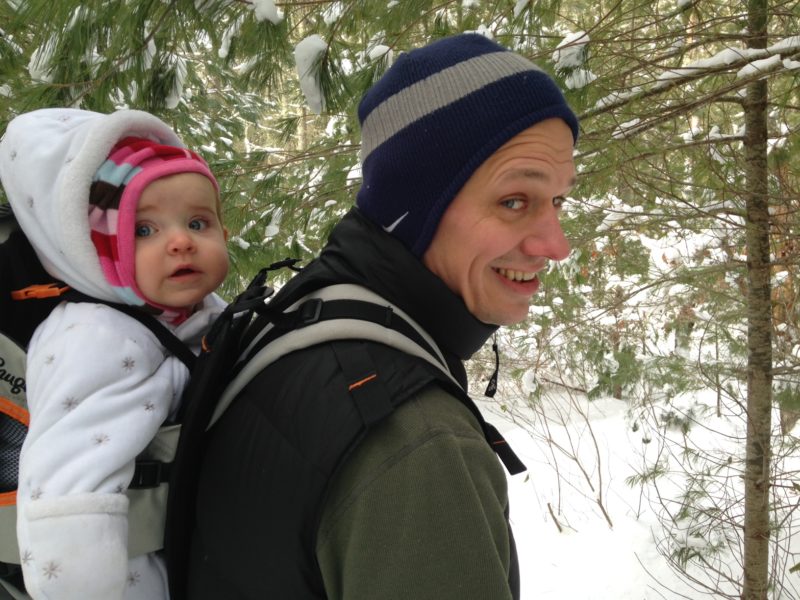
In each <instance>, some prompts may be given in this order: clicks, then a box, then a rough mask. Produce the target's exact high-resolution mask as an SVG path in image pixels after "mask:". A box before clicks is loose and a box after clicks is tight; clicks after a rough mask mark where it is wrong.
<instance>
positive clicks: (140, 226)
mask: <svg viewBox="0 0 800 600" xmlns="http://www.w3.org/2000/svg"><path fill="white" fill-rule="evenodd" d="M155 232H156V230H155V227H153V226H152V225H148V224H147V223H137V224H136V228H135V229H134V235H136V237H149V236H151V235H153V234H154V233H155Z"/></svg>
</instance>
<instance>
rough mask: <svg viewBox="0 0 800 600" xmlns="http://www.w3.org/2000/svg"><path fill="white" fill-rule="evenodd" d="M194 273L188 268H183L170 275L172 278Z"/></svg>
mask: <svg viewBox="0 0 800 600" xmlns="http://www.w3.org/2000/svg"><path fill="white" fill-rule="evenodd" d="M195 272H196V271H195V270H194V269H190V268H189V267H185V268H182V269H178V270H177V271H175V272H174V273H173V274H172V277H180V276H181V275H191V274H192V273H195Z"/></svg>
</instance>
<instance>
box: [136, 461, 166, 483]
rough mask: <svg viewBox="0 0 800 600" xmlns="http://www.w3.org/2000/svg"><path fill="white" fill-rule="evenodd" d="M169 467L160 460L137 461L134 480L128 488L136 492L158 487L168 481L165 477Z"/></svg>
mask: <svg viewBox="0 0 800 600" xmlns="http://www.w3.org/2000/svg"><path fill="white" fill-rule="evenodd" d="M167 466H168V465H166V464H164V463H162V462H161V461H158V460H137V461H136V468H135V469H134V471H133V478H132V479H131V482H130V484H129V485H128V487H129V488H130V489H134V490H139V489H144V488H156V487H158V486H159V485H161V483H162V482H163V481H166V479H164V475H165V474H166V473H167V471H168V469H167Z"/></svg>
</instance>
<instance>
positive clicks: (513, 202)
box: [500, 198, 525, 210]
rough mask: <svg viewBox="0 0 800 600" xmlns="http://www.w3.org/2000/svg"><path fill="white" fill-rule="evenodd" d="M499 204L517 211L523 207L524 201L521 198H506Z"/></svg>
mask: <svg viewBox="0 0 800 600" xmlns="http://www.w3.org/2000/svg"><path fill="white" fill-rule="evenodd" d="M500 204H502V205H503V206H505V207H506V208H510V209H511V210H519V209H521V208H524V207H525V201H524V200H523V199H522V198H507V199H505V200H503V201H502V202H501V203H500Z"/></svg>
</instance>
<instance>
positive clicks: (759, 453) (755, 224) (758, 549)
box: [742, 0, 772, 600]
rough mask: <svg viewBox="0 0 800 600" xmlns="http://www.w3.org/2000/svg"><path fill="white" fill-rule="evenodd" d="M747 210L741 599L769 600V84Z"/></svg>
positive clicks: (752, 148) (753, 124) (751, 97)
mask: <svg viewBox="0 0 800 600" xmlns="http://www.w3.org/2000/svg"><path fill="white" fill-rule="evenodd" d="M748 20H749V30H750V35H751V37H750V40H749V44H748V46H749V47H751V48H765V47H766V42H767V39H766V26H767V0H749V1H748ZM744 110H745V123H746V127H747V131H746V134H745V140H744V152H745V176H746V188H747V189H746V211H747V256H748V260H747V279H748V296H747V321H748V327H747V338H748V339H747V349H748V361H747V450H746V465H745V496H744V556H743V559H744V561H743V562H744V577H743V580H744V581H743V587H742V599H743V600H766V598H767V589H768V586H769V536H770V523H769V514H770V506H769V488H770V460H771V457H770V434H771V430H772V422H771V410H772V310H771V302H770V245H769V233H770V229H769V199H768V189H767V83H766V81H764V80H759V81H756V82H754V83H751V84H750V85H749V86H748V88H747V97H746V100H745V104H744Z"/></svg>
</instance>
